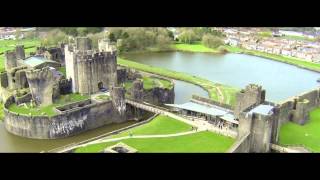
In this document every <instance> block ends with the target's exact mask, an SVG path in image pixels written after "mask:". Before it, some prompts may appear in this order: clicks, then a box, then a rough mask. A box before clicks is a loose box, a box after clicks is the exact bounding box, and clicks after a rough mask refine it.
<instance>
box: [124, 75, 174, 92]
mask: <svg viewBox="0 0 320 180" xmlns="http://www.w3.org/2000/svg"><path fill="white" fill-rule="evenodd" d="M142 81H143V89H145V90H150V89H153V88H155V87H161V88H167V89H171V88H172V87H173V84H172V83H171V82H170V81H169V80H165V79H160V78H156V77H150V76H143V77H142ZM132 85H133V81H126V82H125V83H124V86H125V89H127V90H129V89H131V87H132Z"/></svg>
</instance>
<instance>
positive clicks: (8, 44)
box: [0, 39, 40, 53]
mask: <svg viewBox="0 0 320 180" xmlns="http://www.w3.org/2000/svg"><path fill="white" fill-rule="evenodd" d="M17 44H22V45H24V47H25V49H28V48H30V47H34V46H40V40H39V39H22V40H1V41H0V53H4V52H5V51H7V50H13V49H14V48H15V46H16V45H17Z"/></svg>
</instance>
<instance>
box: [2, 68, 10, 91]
mask: <svg viewBox="0 0 320 180" xmlns="http://www.w3.org/2000/svg"><path fill="white" fill-rule="evenodd" d="M0 83H1V84H0V85H1V87H3V88H7V87H8V86H9V84H8V75H7V72H2V73H1V74H0Z"/></svg>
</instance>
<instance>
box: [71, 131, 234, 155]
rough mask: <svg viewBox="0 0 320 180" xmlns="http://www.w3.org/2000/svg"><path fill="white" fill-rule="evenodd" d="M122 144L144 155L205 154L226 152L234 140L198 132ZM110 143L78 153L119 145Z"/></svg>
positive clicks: (94, 146) (127, 141)
mask: <svg viewBox="0 0 320 180" xmlns="http://www.w3.org/2000/svg"><path fill="white" fill-rule="evenodd" d="M121 142H123V143H125V144H127V145H129V146H131V147H133V148H135V149H137V150H138V152H144V153H157V152H159V153H189V152H190V153H201V152H202V153H205V152H212V153H213V152H226V151H227V150H228V149H229V148H230V147H231V146H232V144H233V143H234V142H235V140H234V139H232V138H230V137H226V136H222V135H218V134H215V133H212V132H207V131H203V132H198V133H194V134H188V135H183V136H177V137H168V138H148V139H134V138H132V139H125V140H122V141H121ZM117 143H118V142H108V143H101V144H94V145H89V146H86V147H82V148H78V149H77V150H76V152H77V153H84V152H101V151H102V150H103V149H104V148H106V147H109V146H112V145H114V144H117Z"/></svg>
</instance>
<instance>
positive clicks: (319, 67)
mask: <svg viewBox="0 0 320 180" xmlns="http://www.w3.org/2000/svg"><path fill="white" fill-rule="evenodd" d="M172 46H173V48H175V49H176V50H177V51H189V52H216V53H220V52H222V49H225V50H227V51H228V52H230V53H243V54H248V55H254V56H259V57H264V58H268V59H272V60H275V61H280V62H284V63H288V64H292V65H296V66H298V67H302V68H306V69H309V70H314V71H319V72H320V64H319V63H313V62H308V61H306V60H303V59H300V58H295V57H289V56H283V55H276V54H269V53H265V52H260V51H256V50H247V49H244V48H240V47H233V46H227V45H224V46H220V47H219V48H217V49H211V48H207V47H205V46H204V45H202V44H201V43H196V44H174V45H172ZM197 50H199V51H197Z"/></svg>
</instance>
